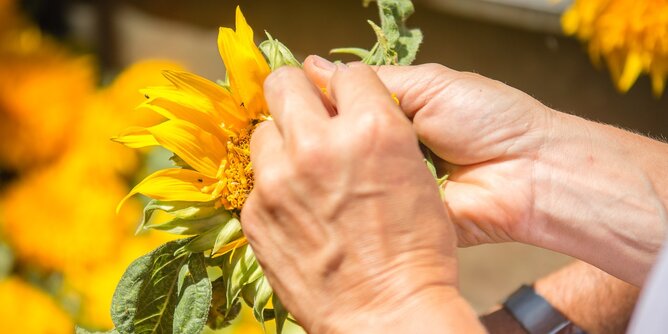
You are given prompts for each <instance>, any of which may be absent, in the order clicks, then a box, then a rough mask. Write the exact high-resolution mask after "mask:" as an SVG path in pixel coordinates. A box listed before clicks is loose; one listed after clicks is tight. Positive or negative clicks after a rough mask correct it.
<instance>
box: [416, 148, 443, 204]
mask: <svg viewBox="0 0 668 334" xmlns="http://www.w3.org/2000/svg"><path fill="white" fill-rule="evenodd" d="M420 149H421V150H422V153H423V154H424V162H425V164H426V165H427V169H429V172H430V173H431V175H432V176H433V177H434V179H435V180H436V184H437V185H438V193H439V194H440V195H441V199H444V198H445V193H444V192H443V185H444V184H445V182H447V181H448V176H449V175H448V174H447V173H446V174H444V175H443V176H438V171H437V170H436V165H435V164H434V159H433V158H432V156H431V155H432V152H431V150H429V149H428V148H427V147H426V146H421V147H420Z"/></svg>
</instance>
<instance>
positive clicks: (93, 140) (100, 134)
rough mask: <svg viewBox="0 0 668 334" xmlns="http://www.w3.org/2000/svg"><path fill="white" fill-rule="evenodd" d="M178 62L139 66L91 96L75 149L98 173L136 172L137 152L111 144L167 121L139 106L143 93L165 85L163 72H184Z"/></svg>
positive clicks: (78, 132) (133, 66)
mask: <svg viewBox="0 0 668 334" xmlns="http://www.w3.org/2000/svg"><path fill="white" fill-rule="evenodd" d="M180 69H181V66H179V65H177V64H175V63H174V62H168V61H160V60H150V61H142V62H138V63H136V64H134V65H132V66H130V67H128V68H127V69H126V70H124V71H123V72H122V73H120V74H119V75H118V77H117V78H116V79H115V80H114V81H113V82H112V83H111V85H109V86H108V87H107V88H105V89H103V90H101V91H99V92H97V93H96V94H95V95H93V96H91V98H90V99H89V103H88V105H87V106H86V107H85V112H84V113H83V115H81V117H80V118H79V119H78V122H77V124H76V125H77V126H76V131H75V133H74V134H73V137H75V138H74V139H73V141H74V142H75V143H74V147H73V148H72V150H76V151H78V152H79V153H78V154H80V155H82V156H85V157H86V160H87V163H88V164H89V165H91V166H92V167H94V169H96V170H98V171H101V172H109V173H112V174H116V173H119V172H120V173H121V174H123V175H131V174H133V173H135V172H136V169H137V166H138V162H139V161H138V155H137V152H136V151H134V150H130V149H128V148H126V147H123V146H120V145H118V144H115V143H114V142H112V141H111V140H110V138H111V137H113V136H115V135H117V134H118V133H119V132H120V131H121V130H123V129H125V128H127V127H129V126H131V125H137V124H139V125H142V126H149V125H153V124H155V123H158V122H160V121H161V120H163V119H164V118H163V117H162V116H160V115H158V114H156V113H154V112H152V111H150V110H146V109H145V108H143V109H142V108H137V107H136V106H137V105H138V104H139V103H141V102H142V101H143V100H144V96H143V95H142V94H141V93H140V92H139V91H140V89H142V88H144V87H146V86H156V85H165V84H167V83H168V81H167V79H165V78H164V77H163V76H162V71H163V70H180Z"/></svg>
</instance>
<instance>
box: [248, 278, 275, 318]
mask: <svg viewBox="0 0 668 334" xmlns="http://www.w3.org/2000/svg"><path fill="white" fill-rule="evenodd" d="M253 287H254V288H255V298H254V300H253V315H254V316H255V319H257V321H259V322H260V323H261V324H262V327H264V322H265V321H267V320H266V319H265V318H264V311H265V309H266V308H267V304H268V303H269V299H270V298H271V295H272V294H273V293H274V290H272V289H271V286H270V285H269V281H267V278H266V277H264V276H263V277H260V279H258V280H257V281H255V283H254V284H253Z"/></svg>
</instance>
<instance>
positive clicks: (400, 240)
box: [241, 65, 482, 333]
mask: <svg viewBox="0 0 668 334" xmlns="http://www.w3.org/2000/svg"><path fill="white" fill-rule="evenodd" d="M329 87H330V90H329V92H330V94H331V96H332V97H333V100H334V101H336V104H337V107H338V115H336V116H335V117H330V116H329V114H328V111H327V109H326V107H325V105H324V104H323V101H322V100H321V98H320V92H319V91H318V90H317V89H316V88H315V87H314V86H313V85H312V84H311V83H310V82H309V80H308V79H307V77H306V76H305V74H304V73H303V72H302V71H301V70H299V69H295V68H281V69H279V70H278V71H276V72H274V73H272V74H271V75H270V76H269V78H268V79H267V80H266V82H265V96H266V98H267V103H268V106H269V109H270V110H271V113H272V116H273V119H274V121H273V122H272V121H267V122H265V123H263V124H261V125H260V126H259V127H258V128H257V129H256V130H255V133H254V134H253V138H252V142H251V159H252V162H253V169H254V175H255V176H254V177H255V187H254V189H253V191H252V193H251V194H250V196H249V198H248V200H247V202H246V204H245V205H244V208H243V211H242V214H241V221H242V226H243V229H244V233H245V235H246V237H247V238H248V241H249V243H250V245H251V246H252V248H253V250H254V252H255V254H256V256H257V258H258V261H259V262H260V264H261V265H262V268H263V270H264V272H265V274H266V276H267V278H268V279H269V282H270V283H271V285H272V287H273V288H274V291H275V292H276V293H277V294H278V296H279V297H280V298H281V300H282V302H283V303H284V304H285V306H286V307H287V308H288V310H290V312H291V313H292V314H293V315H294V316H295V318H296V319H297V320H298V321H299V322H300V324H301V325H303V326H304V328H305V329H306V330H307V331H309V332H314V333H325V332H345V333H348V332H355V331H357V332H365V333H370V332H374V331H377V332H383V333H385V332H420V333H422V332H424V333H428V332H431V331H436V330H442V328H444V327H448V328H453V329H455V330H456V329H457V328H459V329H462V330H464V329H465V330H464V331H465V332H470V331H471V330H474V331H475V330H480V331H481V330H482V329H481V327H480V324H479V323H478V321H477V319H476V317H475V314H473V312H472V311H471V309H470V307H469V306H468V304H466V303H465V302H464V301H463V299H462V298H461V297H460V296H459V294H458V292H457V290H456V287H455V286H456V281H457V265H456V258H455V235H454V232H453V230H452V225H451V224H448V223H445V224H444V223H443V222H448V221H449V218H448V214H447V212H446V210H445V209H444V208H443V206H442V204H441V201H440V197H439V193H438V190H437V186H436V183H435V180H434V179H433V177H432V176H431V174H430V173H429V171H428V170H427V168H426V166H425V164H424V162H423V160H422V155H421V152H420V150H419V147H418V141H417V138H416V136H415V133H414V132H413V130H412V128H411V124H410V122H409V121H408V120H407V119H406V117H405V116H404V115H403V113H402V112H401V110H400V109H399V108H398V106H397V105H396V104H395V103H394V102H393V101H392V98H391V96H390V94H389V93H388V91H387V89H386V88H385V87H384V86H383V84H382V83H381V82H380V80H379V79H378V77H377V76H376V75H375V73H374V72H373V71H372V70H371V68H369V67H367V66H365V65H352V66H350V67H347V66H345V65H342V66H340V67H339V69H338V70H337V71H336V73H335V74H334V75H333V76H332V78H331V84H330V86H329ZM418 222H419V223H418ZM439 324H440V325H439ZM459 332H462V331H459Z"/></svg>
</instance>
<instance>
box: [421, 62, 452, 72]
mask: <svg viewBox="0 0 668 334" xmlns="http://www.w3.org/2000/svg"><path fill="white" fill-rule="evenodd" d="M416 67H417V68H419V69H420V70H422V71H424V72H425V73H434V74H441V73H444V72H447V71H450V69H449V68H447V67H445V66H443V65H441V64H437V63H427V64H422V65H417V66H416Z"/></svg>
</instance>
